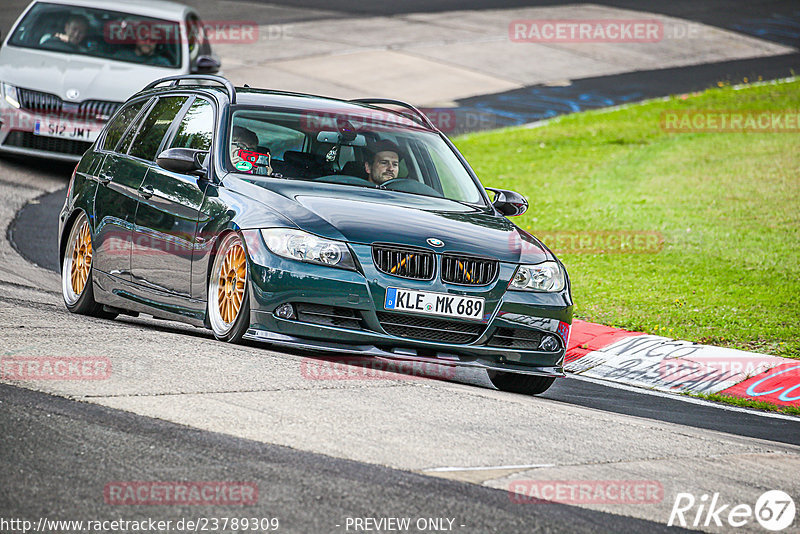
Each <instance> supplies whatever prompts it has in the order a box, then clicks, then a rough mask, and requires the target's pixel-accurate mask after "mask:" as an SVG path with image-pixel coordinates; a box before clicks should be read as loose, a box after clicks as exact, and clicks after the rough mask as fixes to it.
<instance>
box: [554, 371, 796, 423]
mask: <svg viewBox="0 0 800 534" xmlns="http://www.w3.org/2000/svg"><path fill="white" fill-rule="evenodd" d="M567 377H568V378H576V379H578V380H584V381H586V382H591V383H593V384H598V385H601V386H608V387H612V388H617V389H622V390H625V391H632V392H634V393H644V394H646V395H654V396H656V397H664V398H668V399H674V400H678V401H681V402H688V403H689V404H699V405H701V406H708V407H711V408H718V409H720V410H727V411H730V412H741V413H747V414H751V415H757V416H759V417H771V418H773V419H784V420H787V421H794V422H800V417H797V416H794V415H786V414H782V413H770V412H762V411H758V410H756V409H754V408H742V407H739V406H729V405H727V404H720V403H716V402H712V401H707V400H705V399H699V398H697V397H690V396H687V395H680V394H676V393H669V392H666V391H658V390H653V389H647V388H642V387H636V386H629V385H627V384H620V383H618V382H611V381H609V380H603V379H600V378H591V377H588V376H581V375H578V374H575V373H567Z"/></svg>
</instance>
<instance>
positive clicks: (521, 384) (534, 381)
mask: <svg viewBox="0 0 800 534" xmlns="http://www.w3.org/2000/svg"><path fill="white" fill-rule="evenodd" d="M489 380H491V381H492V384H494V386H495V387H496V388H497V389H499V390H501V391H508V392H511V393H522V394H524V395H539V394H540V393H544V392H545V391H547V390H548V389H549V388H550V386H552V385H553V382H555V380H556V378H555V377H554V376H537V375H524V374H520V373H507V372H504V371H489Z"/></svg>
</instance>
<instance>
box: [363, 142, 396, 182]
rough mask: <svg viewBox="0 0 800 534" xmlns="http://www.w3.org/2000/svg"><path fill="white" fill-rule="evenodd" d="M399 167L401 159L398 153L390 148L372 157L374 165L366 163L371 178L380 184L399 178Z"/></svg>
mask: <svg viewBox="0 0 800 534" xmlns="http://www.w3.org/2000/svg"><path fill="white" fill-rule="evenodd" d="M399 168H400V159H399V158H398V156H397V153H396V152H391V151H389V150H387V151H384V152H378V153H377V154H375V157H374V158H373V159H372V165H370V164H369V163H367V164H366V169H367V174H368V175H369V179H370V180H371V181H372V182H373V183H376V184H378V185H380V184H382V183H384V182H388V181H389V180H394V179H395V178H397V172H398V170H399Z"/></svg>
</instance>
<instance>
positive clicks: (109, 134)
mask: <svg viewBox="0 0 800 534" xmlns="http://www.w3.org/2000/svg"><path fill="white" fill-rule="evenodd" d="M145 102H147V100H142V101H140V102H135V103H133V104H130V105H128V106H126V107H124V108H123V109H122V111H120V112H119V113H118V114H117V116H116V117H115V118H114V120H112V121H111V122H110V123H109V124H108V127H106V137H105V139H103V146H101V147H100V148H101V149H102V150H111V151H113V150H114V149H115V148H116V147H117V143H119V140H120V139H122V136H123V134H124V133H125V130H127V129H128V126H130V124H131V122H133V119H135V118H136V115H138V114H139V111H140V110H141V109H142V106H144V104H145Z"/></svg>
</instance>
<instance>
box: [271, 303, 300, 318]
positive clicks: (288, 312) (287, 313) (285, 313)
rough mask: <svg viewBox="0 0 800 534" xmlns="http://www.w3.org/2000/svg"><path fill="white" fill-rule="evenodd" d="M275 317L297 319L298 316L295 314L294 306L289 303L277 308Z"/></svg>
mask: <svg viewBox="0 0 800 534" xmlns="http://www.w3.org/2000/svg"><path fill="white" fill-rule="evenodd" d="M275 315H277V316H278V317H280V318H281V319H297V316H296V315H295V314H294V306H292V305H291V304H289V303H288V302H287V303H286V304H281V305H280V306H278V307H277V308H275Z"/></svg>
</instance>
